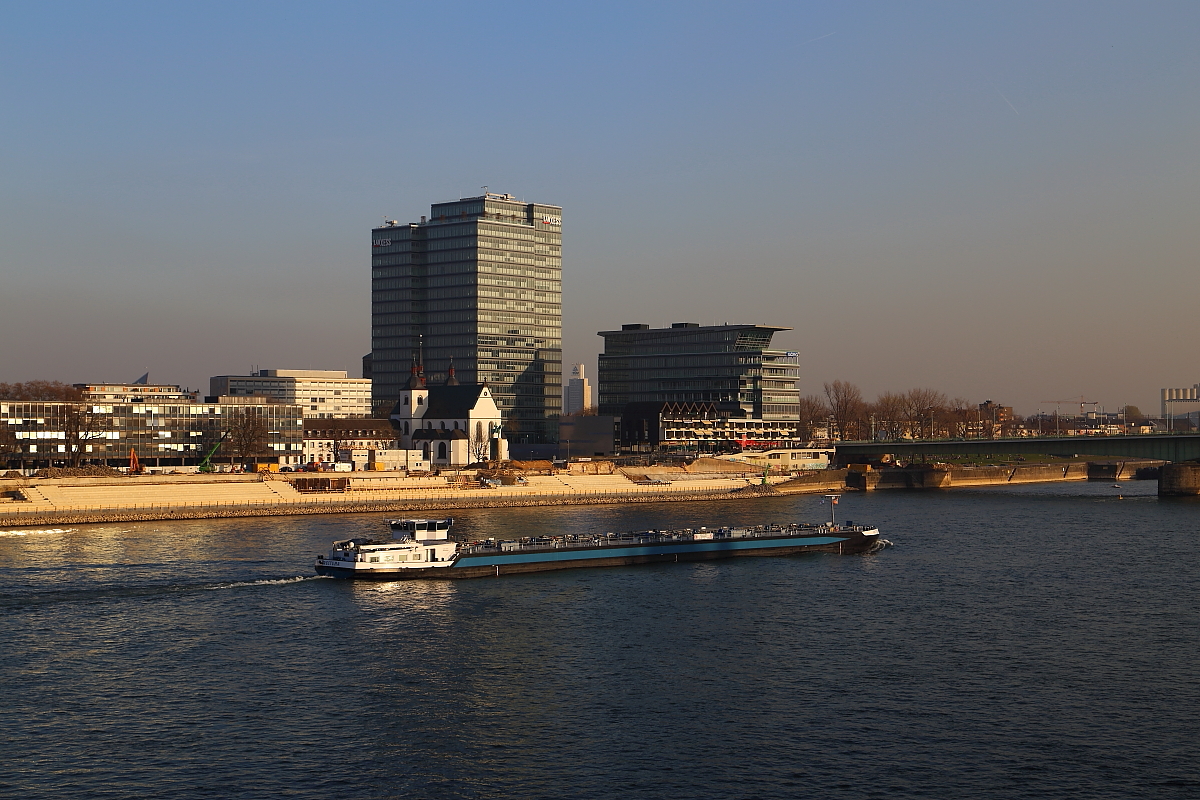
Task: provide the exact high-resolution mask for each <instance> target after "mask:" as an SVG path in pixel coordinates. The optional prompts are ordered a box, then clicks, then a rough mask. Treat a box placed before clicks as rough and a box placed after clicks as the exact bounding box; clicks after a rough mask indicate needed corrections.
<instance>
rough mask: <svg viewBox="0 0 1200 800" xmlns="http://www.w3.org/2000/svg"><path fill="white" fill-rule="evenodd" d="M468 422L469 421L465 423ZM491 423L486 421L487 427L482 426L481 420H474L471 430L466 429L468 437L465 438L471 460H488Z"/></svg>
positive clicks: (490, 442)
mask: <svg viewBox="0 0 1200 800" xmlns="http://www.w3.org/2000/svg"><path fill="white" fill-rule="evenodd" d="M467 424H468V425H469V424H470V423H469V422H468V423H467ZM491 427H492V425H491V423H490V422H489V423H488V426H487V428H484V426H483V423H482V422H476V423H475V427H474V429H472V430H468V432H467V433H468V434H469V436H470V438H469V439H468V440H467V450H468V452H469V454H470V456H471V461H473V462H475V463H479V462H481V461H488V460H490V459H491V457H492V437H491V435H490V434H491Z"/></svg>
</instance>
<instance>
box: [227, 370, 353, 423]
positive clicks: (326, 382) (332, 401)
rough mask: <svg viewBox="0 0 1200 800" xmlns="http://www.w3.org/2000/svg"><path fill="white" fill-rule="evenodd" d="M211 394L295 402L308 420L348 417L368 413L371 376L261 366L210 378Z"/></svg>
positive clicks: (335, 371)
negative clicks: (246, 373) (253, 371)
mask: <svg viewBox="0 0 1200 800" xmlns="http://www.w3.org/2000/svg"><path fill="white" fill-rule="evenodd" d="M208 387H209V394H210V395H212V396H213V397H218V396H222V395H228V396H231V397H238V396H242V397H247V396H259V397H267V398H270V399H272V400H275V401H276V402H279V403H286V404H288V405H297V406H300V407H301V408H302V409H303V410H304V416H305V417H306V418H309V419H347V418H351V417H368V416H370V415H371V380H370V378H351V377H349V375H348V373H347V372H346V371H345V370H324V369H260V370H259V371H258V372H256V373H254V374H253V375H218V376H216V377H213V378H209V381H208Z"/></svg>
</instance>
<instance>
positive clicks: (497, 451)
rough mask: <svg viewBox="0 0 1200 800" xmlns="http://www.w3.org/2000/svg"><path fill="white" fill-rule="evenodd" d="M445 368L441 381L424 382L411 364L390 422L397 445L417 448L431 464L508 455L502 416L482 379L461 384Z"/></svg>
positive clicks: (455, 464) (450, 464)
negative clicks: (442, 380) (431, 383)
mask: <svg viewBox="0 0 1200 800" xmlns="http://www.w3.org/2000/svg"><path fill="white" fill-rule="evenodd" d="M454 372H455V370H454V366H453V365H451V366H450V367H449V375H448V376H447V377H446V380H445V382H444V383H443V384H442V385H440V386H428V385H426V382H425V377H424V375H423V374H422V373H421V369H420V367H419V366H418V365H417V364H416V363H414V364H413V365H412V367H411V373H410V375H409V379H408V383H407V384H405V386H404V388H403V389H401V390H400V396H399V397H398V398H397V399H396V405H395V406H394V407H393V408H392V413H391V417H390V419H391V421H392V424H393V427H394V428H395V429H396V438H397V440H398V441H399V444H400V448H401V449H405V450H420V451H422V453H423V454H424V457H425V459H426V460H427V461H429V462H431V463H432V464H433V466H435V467H460V466H466V465H468V464H474V463H477V462H480V461H497V460H505V459H507V458H508V442H507V440H506V439H505V437H504V424H503V423H504V420H503V418H502V417H501V414H500V408H499V407H498V406H497V404H496V401H495V398H493V397H492V391H491V389H490V387H488V385H487V384H482V383H472V384H460V383H459V382H458V379H457V378H456V377H455V374H454Z"/></svg>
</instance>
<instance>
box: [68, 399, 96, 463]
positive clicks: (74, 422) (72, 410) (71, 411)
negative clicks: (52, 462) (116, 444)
mask: <svg viewBox="0 0 1200 800" xmlns="http://www.w3.org/2000/svg"><path fill="white" fill-rule="evenodd" d="M106 422H107V417H106V416H105V415H104V414H101V413H98V412H97V411H96V410H95V408H94V407H93V406H89V405H80V404H78V403H73V404H71V405H66V406H63V407H62V418H61V423H62V429H63V435H64V436H65V444H66V449H67V466H69V467H78V466H79V464H80V462H81V461H83V458H84V456H85V455H87V452H88V446H89V443H91V442H95V441H99V440H100V439H104V438H106V437H107V434H106V433H105V431H104V428H105V427H106V426H105V423H106Z"/></svg>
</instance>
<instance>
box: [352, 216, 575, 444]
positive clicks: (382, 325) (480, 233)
mask: <svg viewBox="0 0 1200 800" xmlns="http://www.w3.org/2000/svg"><path fill="white" fill-rule="evenodd" d="M414 358H416V359H420V360H421V362H422V365H423V369H424V374H425V375H426V376H428V379H429V381H430V383H431V384H436V383H440V382H441V381H442V380H443V379H444V378H445V377H446V375H447V374H448V372H449V368H450V366H451V364H453V366H454V367H455V368H456V370H457V374H458V376H459V379H460V380H461V381H462V382H463V383H464V384H473V383H485V382H486V383H487V385H488V387H489V388H490V389H491V390H492V393H493V395H494V396H495V399H496V403H497V405H498V406H499V407H500V411H501V413H502V414H503V416H504V420H505V425H506V428H507V430H508V435H509V437H510V439H511V441H513V442H514V443H521V444H538V443H552V442H554V441H555V439H556V437H557V431H558V427H557V426H558V423H557V417H558V416H559V414H560V413H561V410H562V209H561V208H560V207H558V206H550V205H545V204H542V203H525V202H522V201H520V200H517V199H516V198H514V197H513V196H512V195H508V194H495V193H492V192H485V193H484V194H483V195H481V196H479V197H465V198H462V199H460V200H457V201H454V202H447V203H435V204H433V205H432V206H431V207H430V215H429V218H428V219H426V218H425V217H421V221H420V222H413V223H405V224H401V223H399V222H396V221H389V222H388V223H386V224H385V225H384V226H383V227H381V228H376V229H374V230H372V232H371V376H372V379H373V381H374V389H373V391H374V401H373V402H374V407H375V408H376V409H379V408H390V407H391V405H392V404H393V403H395V402H396V398H397V397H399V395H400V393H401V391H402V390H403V389H404V386H405V384H406V382H407V381H408V378H409V372H410V367H411V365H412V363H413V360H414Z"/></svg>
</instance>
